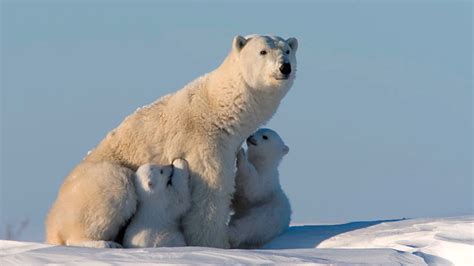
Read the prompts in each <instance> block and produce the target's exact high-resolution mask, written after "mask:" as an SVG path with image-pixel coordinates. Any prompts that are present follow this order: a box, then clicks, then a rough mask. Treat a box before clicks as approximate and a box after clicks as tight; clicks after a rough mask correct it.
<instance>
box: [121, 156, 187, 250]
mask: <svg viewBox="0 0 474 266" xmlns="http://www.w3.org/2000/svg"><path fill="white" fill-rule="evenodd" d="M135 187H136V190H137V196H138V208H137V212H136V213H135V215H134V216H133V218H132V220H131V221H130V224H129V226H128V227H127V229H126V231H125V235H124V239H123V246H124V247H127V248H138V247H179V246H186V242H185V240H184V236H183V234H182V233H181V231H180V225H179V223H180V219H181V217H182V216H183V215H184V213H185V212H186V211H187V210H188V209H189V208H190V206H191V195H190V194H191V193H190V190H189V169H188V164H187V162H186V161H185V160H183V159H176V160H174V161H173V164H172V165H168V166H158V165H153V164H145V165H142V166H140V167H139V168H138V170H137V173H136V176H135Z"/></svg>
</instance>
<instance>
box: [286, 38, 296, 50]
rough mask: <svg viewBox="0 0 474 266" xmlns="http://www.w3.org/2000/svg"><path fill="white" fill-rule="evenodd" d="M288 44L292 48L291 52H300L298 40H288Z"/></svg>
mask: <svg viewBox="0 0 474 266" xmlns="http://www.w3.org/2000/svg"><path fill="white" fill-rule="evenodd" d="M286 42H287V43H288V45H289V46H290V47H291V50H293V51H295V52H296V50H298V40H297V39H296V38H288V40H286Z"/></svg>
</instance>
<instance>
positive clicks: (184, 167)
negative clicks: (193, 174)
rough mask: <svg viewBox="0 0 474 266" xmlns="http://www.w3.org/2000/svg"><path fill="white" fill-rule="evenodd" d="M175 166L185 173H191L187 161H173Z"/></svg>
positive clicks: (179, 159)
mask: <svg viewBox="0 0 474 266" xmlns="http://www.w3.org/2000/svg"><path fill="white" fill-rule="evenodd" d="M173 166H174V168H177V169H182V170H185V171H189V165H188V162H187V161H186V160H185V159H182V158H177V159H174V160H173Z"/></svg>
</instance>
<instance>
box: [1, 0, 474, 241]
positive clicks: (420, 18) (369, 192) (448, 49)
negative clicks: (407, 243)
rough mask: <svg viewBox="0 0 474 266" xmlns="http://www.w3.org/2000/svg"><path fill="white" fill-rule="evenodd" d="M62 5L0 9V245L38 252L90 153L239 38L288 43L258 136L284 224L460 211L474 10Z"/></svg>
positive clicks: (465, 187) (465, 189)
mask: <svg viewBox="0 0 474 266" xmlns="http://www.w3.org/2000/svg"><path fill="white" fill-rule="evenodd" d="M60 2H61V1H49V2H40V1H35V2H25V1H2V6H1V8H2V10H1V197H0V198H1V222H2V225H1V228H0V229H1V230H2V232H0V236H2V234H3V230H5V226H6V224H16V223H18V222H20V221H22V220H23V219H25V218H29V219H30V225H29V230H30V231H31V232H39V233H37V234H36V235H35V233H30V235H28V236H23V238H26V239H28V238H35V239H37V238H41V228H42V226H43V220H44V217H45V215H46V213H47V211H48V209H49V207H50V205H51V204H52V202H53V200H54V199H55V197H56V193H57V190H58V188H59V186H60V184H61V182H62V180H63V178H64V177H65V176H66V175H67V174H68V172H69V171H70V170H71V169H72V168H73V167H74V166H75V165H76V164H77V163H78V162H79V161H80V160H81V159H82V158H83V157H84V155H85V154H86V153H87V151H88V150H90V149H91V148H93V147H94V146H95V145H96V144H97V143H98V142H99V141H100V140H101V139H102V138H103V137H104V136H105V135H106V133H107V132H108V131H110V130H111V129H113V128H114V127H116V126H117V125H118V124H119V123H120V122H121V121H122V120H123V118H124V117H126V116H127V115H128V114H130V113H131V112H133V111H134V110H135V109H136V108H137V107H140V106H142V105H145V104H147V103H150V102H152V101H154V100H155V99H156V98H158V97H160V96H162V95H165V94H167V93H169V92H173V91H175V90H178V89H180V88H181V87H182V86H183V85H185V84H186V83H188V82H189V81H191V80H193V79H194V78H196V77H198V76H199V75H201V74H203V73H206V72H209V71H211V70H212V69H214V68H215V67H217V66H218V65H219V64H220V63H221V61H222V60H223V58H224V57H225V56H226V55H227V53H228V52H229V51H230V48H231V43H232V38H233V37H234V36H235V35H237V34H241V35H246V34H251V33H260V34H265V33H271V34H275V35H279V36H282V37H284V38H288V37H296V38H298V40H299V49H298V52H297V58H298V74H297V78H296V81H295V84H294V86H293V88H292V89H291V91H290V92H289V93H288V95H287V96H286V98H285V99H284V101H283V103H282V104H281V106H280V108H279V110H278V112H277V113H276V114H275V116H274V118H273V119H272V120H271V121H270V123H269V124H268V125H267V127H271V128H273V129H275V130H276V131H278V132H279V133H280V135H281V136H282V137H283V139H284V140H285V141H286V143H287V144H288V146H290V148H291V150H290V153H289V154H288V156H287V157H286V158H285V159H284V161H283V162H282V165H281V167H280V174H281V183H282V186H283V188H284V190H285V191H286V192H287V194H288V196H289V198H290V200H291V203H292V206H293V211H294V212H293V221H294V222H344V221H355V220H376V219H387V218H401V217H426V216H457V215H466V214H472V213H473V190H474V187H473V168H472V167H473V154H472V151H473V147H474V146H473V140H472V136H473V109H472V102H473V94H472V89H473V83H472V58H473V57H472V11H473V7H472V3H471V2H467V1H465V2H461V1H437V2H428V1H415V3H409V2H408V1H383V3H375V2H372V1H370V2H364V1H357V2H356V1H351V2H343V1H337V2H335V3H334V2H329V1H328V2H318V1H315V2H312V3H308V2H306V3H304V2H291V3H290V2H273V3H272V2H267V1H262V2H259V3H254V2H250V1H248V2H226V3H221V4H218V3H216V2H208V1H204V2H193V3H191V4H189V3H188V4H184V3H178V4H170V3H168V4H166V3H152V2H151V1H131V0H130V1H128V2H126V1H119V2H120V3H119V4H117V3H115V2H112V1H105V0H103V1H80V2H78V1H64V2H63V3H60ZM33 235H34V236H33Z"/></svg>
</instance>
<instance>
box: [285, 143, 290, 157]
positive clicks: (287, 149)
mask: <svg viewBox="0 0 474 266" xmlns="http://www.w3.org/2000/svg"><path fill="white" fill-rule="evenodd" d="M288 152H290V147H288V146H286V145H285V146H284V147H283V154H284V155H287V154H288Z"/></svg>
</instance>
